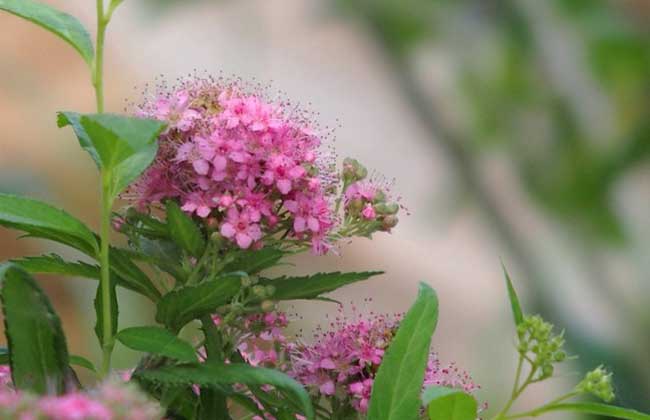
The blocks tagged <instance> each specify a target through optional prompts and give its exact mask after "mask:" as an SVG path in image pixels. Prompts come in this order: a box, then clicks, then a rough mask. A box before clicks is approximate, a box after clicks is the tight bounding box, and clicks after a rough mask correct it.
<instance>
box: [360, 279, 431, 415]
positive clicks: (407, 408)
mask: <svg viewBox="0 0 650 420" xmlns="http://www.w3.org/2000/svg"><path fill="white" fill-rule="evenodd" d="M437 322H438V298H437V297H436V293H435V292H434V290H433V289H432V288H431V287H429V286H428V285H426V284H425V283H420V291H419V293H418V297H417V299H416V300H415V303H413V305H412V306H411V308H410V309H409V311H408V313H407V314H406V316H405V317H404V319H403V320H402V322H401V323H400V327H399V329H398V330H397V333H396V334H395V338H393V341H392V342H391V344H390V346H389V347H388V350H387V351H386V355H385V356H384V359H383V361H382V363H381V365H380V366H379V370H378V371H377V375H376V377H375V381H374V384H373V386H372V395H371V396H370V407H369V409H368V420H414V419H416V418H418V415H419V411H420V407H421V402H420V394H421V392H422V383H423V381H424V371H425V369H426V365H427V360H428V358H429V347H430V345H431V336H432V335H433V332H434V331H435V328H436V324H437Z"/></svg>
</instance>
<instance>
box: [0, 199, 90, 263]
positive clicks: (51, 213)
mask: <svg viewBox="0 0 650 420" xmlns="http://www.w3.org/2000/svg"><path fill="white" fill-rule="evenodd" d="M0 225H2V226H6V227H9V228H12V229H18V230H22V231H23V232H26V233H27V236H33V237H38V238H44V239H49V240H53V241H55V242H59V243H62V244H65V245H68V246H71V247H73V248H75V249H78V250H80V251H82V252H84V253H85V254H88V255H91V256H95V255H97V253H98V246H97V240H96V239H95V236H94V234H93V233H92V231H91V230H90V229H88V227H86V225H84V224H83V223H82V222H80V221H79V220H77V219H76V218H74V217H72V216H71V215H69V214H68V213H66V212H65V211H63V210H60V209H57V208H56V207H52V206H50V205H49V204H46V203H43V202H41V201H38V200H32V199H29V198H24V197H19V196H15V195H11V194H4V193H0Z"/></svg>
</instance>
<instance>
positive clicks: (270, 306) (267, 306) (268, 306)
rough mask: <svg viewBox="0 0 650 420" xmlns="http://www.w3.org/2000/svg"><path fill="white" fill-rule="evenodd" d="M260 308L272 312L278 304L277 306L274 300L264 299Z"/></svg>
mask: <svg viewBox="0 0 650 420" xmlns="http://www.w3.org/2000/svg"><path fill="white" fill-rule="evenodd" d="M260 308H261V309H262V311H264V312H272V311H274V310H275V308H276V306H275V302H273V301H272V300H264V301H262V303H261V304H260Z"/></svg>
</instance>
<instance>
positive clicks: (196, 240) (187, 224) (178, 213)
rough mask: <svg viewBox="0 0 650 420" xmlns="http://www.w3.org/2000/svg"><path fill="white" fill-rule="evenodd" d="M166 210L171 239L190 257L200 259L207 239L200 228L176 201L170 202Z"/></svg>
mask: <svg viewBox="0 0 650 420" xmlns="http://www.w3.org/2000/svg"><path fill="white" fill-rule="evenodd" d="M165 208H166V210H167V227H168V229H169V235H170V236H171V238H172V239H173V240H174V242H176V244H177V245H178V246H180V247H181V248H182V249H184V250H185V251H187V252H188V253H189V254H190V255H193V256H195V257H200V256H201V255H202V254H203V251H204V250H205V239H204V238H203V234H202V233H201V230H200V229H199V227H198V226H197V225H196V224H195V223H194V221H193V220H192V218H191V217H189V216H188V215H187V214H185V213H184V212H183V211H182V210H181V208H180V207H179V206H178V204H177V203H176V202H175V201H172V200H168V201H167V203H166V205H165Z"/></svg>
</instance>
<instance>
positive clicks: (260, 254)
mask: <svg viewBox="0 0 650 420" xmlns="http://www.w3.org/2000/svg"><path fill="white" fill-rule="evenodd" d="M284 255H285V252H284V251H282V250H279V249H276V248H270V247H268V248H262V249H260V250H258V251H249V250H246V251H245V252H241V253H239V254H237V255H236V256H235V259H234V261H233V262H231V263H229V264H227V265H226V266H225V267H224V269H223V271H224V272H226V273H230V272H233V271H243V272H245V273H247V274H248V275H253V274H257V273H259V272H260V271H263V270H266V269H267V268H271V267H273V266H275V265H276V264H278V262H280V260H281V259H282V257H283V256H284Z"/></svg>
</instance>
